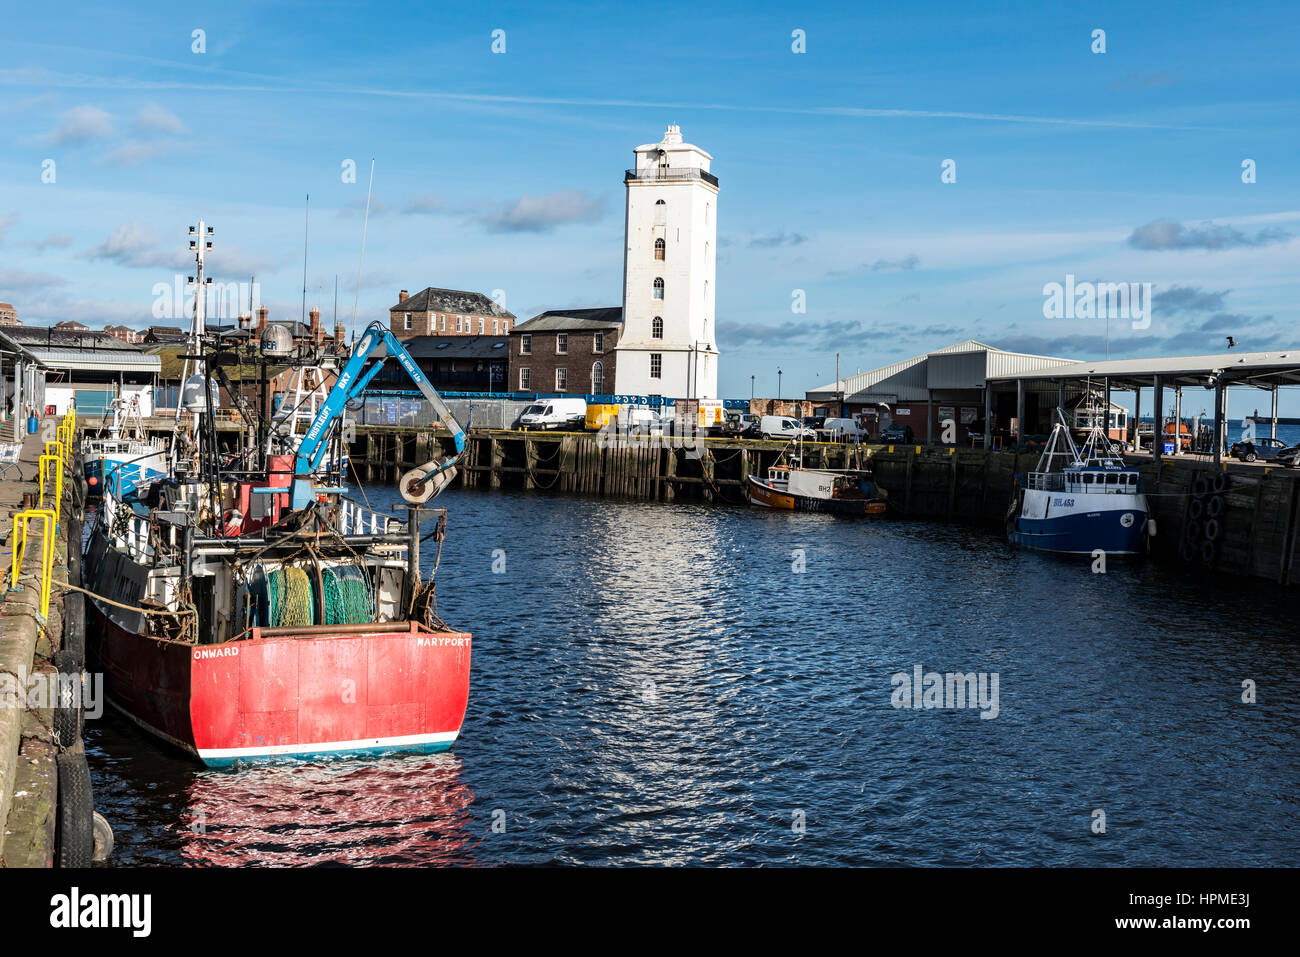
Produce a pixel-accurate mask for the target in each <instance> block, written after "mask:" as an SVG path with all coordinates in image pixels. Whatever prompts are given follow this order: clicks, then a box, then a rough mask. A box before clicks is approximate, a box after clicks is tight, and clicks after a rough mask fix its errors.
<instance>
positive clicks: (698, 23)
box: [0, 2, 1300, 414]
mask: <svg viewBox="0 0 1300 957" xmlns="http://www.w3.org/2000/svg"><path fill="white" fill-rule="evenodd" d="M841 6H844V7H845V8H846V9H837V8H836V7H832V6H823V5H816V4H813V5H806V4H773V3H761V2H760V3H747V4H736V5H731V6H718V5H701V4H697V3H692V4H676V3H656V4H644V3H640V4H563V3H561V4H548V5H545V6H534V5H525V4H492V3H485V4H478V5H466V4H434V3H419V4H389V5H378V4H344V3H317V2H314V3H310V4H308V3H302V4H274V3H272V4H242V3H227V4H222V5H219V6H212V7H200V8H195V7H193V6H188V5H181V6H178V5H175V4H161V3H159V4H133V5H132V6H131V8H130V9H129V10H128V11H121V10H115V9H111V8H109V7H108V6H106V5H102V4H84V5H83V4H66V5H61V6H60V7H59V8H58V11H57V13H55V12H52V11H53V9H54V8H52V7H41V6H39V5H29V6H27V7H25V8H11V10H10V12H9V14H8V22H7V24H6V29H5V31H4V34H3V36H0V63H2V64H3V66H0V123H3V126H4V128H5V142H6V148H5V149H4V150H3V151H2V152H0V300H7V301H10V302H13V303H14V304H15V305H16V306H17V307H18V310H19V313H20V315H21V316H22V317H23V318H24V319H25V320H27V321H28V322H30V323H33V324H45V323H47V322H51V321H58V320H60V319H65V318H76V319H80V320H82V321H84V322H87V323H89V324H90V325H91V326H92V327H99V326H102V325H103V324H105V323H108V322H124V323H126V324H129V325H137V326H145V325H148V324H150V323H152V322H157V321H158V320H156V319H154V318H153V317H152V316H151V308H152V306H153V303H154V299H155V296H154V294H153V287H154V285H155V284H156V283H158V282H167V283H170V282H171V280H172V277H173V276H174V275H175V274H176V273H177V272H178V271H181V272H182V273H183V272H184V271H185V267H184V265H183V263H184V261H185V257H184V253H183V250H184V246H185V239H186V237H185V227H186V226H188V225H189V224H191V223H193V222H195V221H197V220H198V218H199V217H204V218H205V219H206V220H207V221H208V222H209V223H210V224H213V225H215V227H216V229H217V235H216V252H215V253H214V254H213V256H212V259H211V262H210V271H211V273H212V274H213V275H214V276H215V277H216V278H217V279H219V280H224V281H246V280H247V278H248V276H249V274H250V273H255V274H256V276H257V278H258V281H259V283H260V285H261V293H262V299H263V301H265V302H266V303H267V304H268V305H269V306H270V308H271V311H272V315H273V316H274V317H278V318H295V317H297V316H298V315H299V314H300V310H301V290H302V239H303V199H304V195H305V194H306V193H310V194H311V197H312V215H311V245H310V252H309V261H308V287H309V290H308V301H309V305H310V304H312V303H315V302H316V301H318V300H319V301H320V303H321V305H322V311H323V312H324V314H325V317H326V319H327V321H328V320H329V318H330V317H331V315H332V311H333V296H334V278H335V276H336V275H337V276H338V279H339V288H340V293H339V301H340V305H339V314H340V316H341V317H343V318H344V319H345V320H346V319H349V318H350V316H351V311H352V302H353V292H354V290H353V286H354V283H355V277H356V271H357V256H358V252H359V249H360V242H361V226H362V222H361V216H360V209H361V207H362V205H363V204H364V201H365V192H366V180H367V173H368V168H369V163H370V160H371V158H372V157H373V158H374V160H375V190H374V195H375V204H374V207H373V209H372V214H371V218H370V222H369V227H368V239H367V246H366V259H365V270H364V273H363V277H362V284H361V293H360V297H359V300H360V301H359V315H360V318H361V320H363V321H364V320H368V319H371V318H376V317H385V316H386V309H387V307H388V306H389V305H391V304H392V303H393V302H394V301H395V300H396V294H397V291H398V289H400V288H407V289H410V290H411V291H415V290H417V289H420V288H423V287H424V286H425V285H441V286H449V287H455V288H463V289H472V290H478V291H482V292H485V293H488V294H491V293H492V292H493V291H494V290H498V289H499V290H503V291H504V293H505V296H506V305H507V307H508V308H509V309H510V310H511V311H512V312H514V313H515V314H516V315H518V316H519V317H520V318H528V317H530V316H532V315H535V314H536V313H537V312H540V311H542V310H544V309H549V308H556V307H561V306H594V305H613V304H617V303H618V302H619V301H620V299H621V269H622V205H623V186H622V171H623V169H624V168H626V167H627V166H628V165H630V162H631V159H632V149H633V148H634V147H635V146H637V145H639V144H641V143H646V142H654V141H656V140H658V139H659V137H660V136H661V134H662V132H663V128H664V126H665V125H666V124H667V123H677V124H680V125H681V127H682V130H683V133H684V135H685V138H686V139H687V140H688V141H691V142H694V143H696V144H698V145H699V146H701V147H703V148H704V149H706V150H708V151H709V152H711V153H712V154H713V156H714V166H713V169H714V172H715V173H717V175H718V176H719V177H720V180H721V187H722V192H721V195H720V198H719V203H718V229H719V255H718V281H717V303H718V310H717V323H718V331H719V345H720V347H721V348H722V351H723V361H722V365H721V375H720V386H721V390H722V392H723V394H724V395H727V396H740V395H748V391H749V388H750V376H751V375H754V376H756V377H757V382H756V385H757V391H758V392H759V394H768V395H771V394H775V392H776V386H777V381H776V370H777V369H778V368H781V369H782V370H783V372H784V375H783V377H782V390H783V392H784V393H785V394H786V395H789V394H791V393H792V392H801V391H803V390H805V389H807V388H810V387H813V386H815V385H818V384H820V383H824V382H828V381H830V380H831V379H833V377H834V371H835V354H836V353H837V352H838V353H839V354H840V368H841V371H843V372H844V373H846V374H847V373H852V372H854V371H856V370H858V369H863V370H865V369H869V368H874V367H876V366H878V365H882V364H884V363H886V362H889V361H892V360H894V359H898V358H901V357H905V356H908V355H915V354H917V353H920V352H924V351H926V350H928V349H933V348H937V347H941V346H943V345H947V344H949V343H951V342H953V341H956V340H959V339H963V338H968V337H973V338H978V339H981V340H983V341H986V342H989V343H992V344H994V345H998V346H1001V347H1003V348H1008V349H1014V350H1019V351H1027V352H1033V353H1040V354H1049V355H1064V356H1070V357H1076V358H1098V357H1101V356H1103V355H1104V354H1105V323H1104V322H1103V321H1101V320H1086V319H1046V318H1044V316H1043V298H1044V297H1043V291H1042V289H1043V286H1044V284H1046V283H1050V282H1064V281H1065V277H1066V275H1067V274H1072V275H1075V276H1077V277H1079V278H1080V279H1081V280H1082V279H1097V280H1104V281H1109V282H1149V283H1152V284H1153V289H1154V291H1155V292H1156V293H1157V299H1156V306H1155V309H1154V312H1153V318H1152V323H1151V326H1150V328H1149V329H1145V330H1134V329H1132V328H1131V327H1129V325H1128V324H1126V323H1123V322H1118V323H1117V322H1112V323H1111V328H1110V354H1111V355H1112V356H1114V357H1121V356H1133V355H1155V354H1194V353H1200V352H1210V351H1218V350H1219V349H1220V348H1221V347H1222V346H1223V345H1224V339H1223V336H1224V335H1225V334H1232V335H1234V336H1235V338H1236V339H1237V341H1238V342H1239V343H1240V344H1241V345H1240V347H1242V348H1247V349H1252V348H1253V349H1269V348H1278V347H1285V346H1295V345H1300V336H1298V335H1297V334H1296V332H1295V330H1296V320H1297V305H1296V300H1297V296H1296V281H1295V273H1296V269H1295V267H1296V263H1297V260H1298V259H1300V257H1298V256H1297V253H1298V252H1300V239H1297V238H1295V237H1296V235H1297V234H1300V195H1298V193H1300V190H1298V188H1297V183H1300V142H1297V140H1298V137H1297V96H1296V92H1295V91H1296V90H1297V89H1300V82H1298V81H1300V67H1298V66H1297V62H1296V60H1297V58H1296V57H1295V54H1294V51H1295V49H1296V45H1297V32H1298V31H1297V29H1296V23H1297V21H1300V17H1297V15H1296V14H1295V12H1294V11H1292V10H1289V9H1288V8H1287V7H1286V6H1285V5H1283V4H1272V3H1259V4H1250V5H1234V6H1230V7H1224V6H1222V5H1210V4H1206V5H1203V6H1197V5H1193V6H1190V7H1189V6H1188V5H1186V4H1174V3H1169V4H1163V3H1153V4H1144V5H1143V7H1142V9H1133V8H1132V7H1130V6H1129V5H1127V4H1090V5H1088V8H1087V10H1086V12H1084V11H1083V10H1081V9H1078V5H1071V6H1069V7H1064V6H1063V7H1062V8H1060V9H1057V10H1050V9H1043V8H1041V5H1039V4H1029V3H1026V4H999V5H988V4H948V5H944V4H939V5H925V6H923V7H918V8H914V9H909V8H906V7H901V6H899V5H883V6H882V5H872V6H871V7H870V8H868V7H867V6H866V5H862V6H861V7H857V6H850V5H841ZM195 29H202V30H204V31H205V37H204V39H205V47H206V49H205V52H203V53H201V54H200V53H195V52H192V45H193V43H194V41H193V39H192V32H193V31H194V30H195ZM498 29H499V30H504V31H505V45H506V52H505V53H503V54H494V53H493V52H492V49H491V47H492V32H493V31H494V30H498ZM796 29H800V30H803V31H805V34H806V51H807V52H805V53H802V54H796V53H794V52H793V51H792V49H791V47H792V38H791V34H792V31H794V30H796ZM1096 29H1103V30H1105V35H1106V36H1105V39H1106V52H1105V53H1094V52H1092V50H1091V47H1092V45H1093V42H1094V41H1093V39H1092V32H1093V31H1094V30H1096ZM47 159H53V160H54V161H55V164H56V165H55V171H56V179H55V182H54V183H43V182H42V181H41V171H42V163H43V161H45V160H47ZM347 159H351V160H354V161H355V163H356V165H357V182H356V183H354V184H349V183H344V182H342V181H341V176H340V171H341V164H342V163H343V161H344V160H347ZM946 159H952V160H954V161H955V163H956V182H955V183H943V182H941V177H940V173H941V164H942V163H943V161H944V160H946ZM1245 159H1252V160H1254V161H1255V164H1256V182H1254V183H1250V184H1246V183H1243V182H1242V166H1241V164H1242V162H1243V160H1245ZM795 290H803V291H804V293H805V295H806V301H807V312H806V313H802V314H797V313H792V311H791V302H792V296H793V294H794V291H795ZM1243 401H1249V400H1248V399H1243ZM1284 406H1290V407H1291V408H1294V409H1298V410H1300V404H1295V403H1293V402H1292V401H1291V399H1290V398H1288V399H1287V400H1286V401H1285V402H1284ZM1233 412H1234V414H1236V413H1237V412H1238V409H1236V407H1235V406H1234V409H1233Z"/></svg>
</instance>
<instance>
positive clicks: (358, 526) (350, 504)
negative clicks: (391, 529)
mask: <svg viewBox="0 0 1300 957" xmlns="http://www.w3.org/2000/svg"><path fill="white" fill-rule="evenodd" d="M340 505H341V508H340V509H339V532H340V534H343V535H384V534H386V533H387V532H388V525H389V522H390V521H391V520H392V516H390V515H384V514H382V513H380V512H376V511H374V510H373V509H369V508H366V507H365V506H363V505H358V504H357V503H356V502H354V501H352V500H351V499H348V498H344V499H341V500H340Z"/></svg>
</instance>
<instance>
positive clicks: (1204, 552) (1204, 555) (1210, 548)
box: [1201, 542, 1218, 565]
mask: <svg viewBox="0 0 1300 957" xmlns="http://www.w3.org/2000/svg"><path fill="white" fill-rule="evenodd" d="M1217 553H1218V549H1217V548H1215V547H1214V542H1201V561H1202V562H1204V563H1205V564H1206V565H1213V564H1214V556H1215V555H1216V554H1217Z"/></svg>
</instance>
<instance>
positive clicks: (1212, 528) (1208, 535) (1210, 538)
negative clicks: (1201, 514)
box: [1205, 518, 1220, 542]
mask: <svg viewBox="0 0 1300 957" xmlns="http://www.w3.org/2000/svg"><path fill="white" fill-rule="evenodd" d="M1219 530H1220V529H1219V520H1218V519H1217V518H1212V519H1210V520H1209V521H1208V522H1206V523H1205V540H1206V541H1207V542H1214V541H1218V538H1219Z"/></svg>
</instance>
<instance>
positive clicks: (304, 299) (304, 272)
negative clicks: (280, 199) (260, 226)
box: [302, 193, 311, 323]
mask: <svg viewBox="0 0 1300 957" xmlns="http://www.w3.org/2000/svg"><path fill="white" fill-rule="evenodd" d="M310 225H311V193H308V194H307V206H306V209H305V212H304V216H303V223H302V321H303V322H304V323H305V322H306V321H307V230H308V227H309V226H310Z"/></svg>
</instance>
